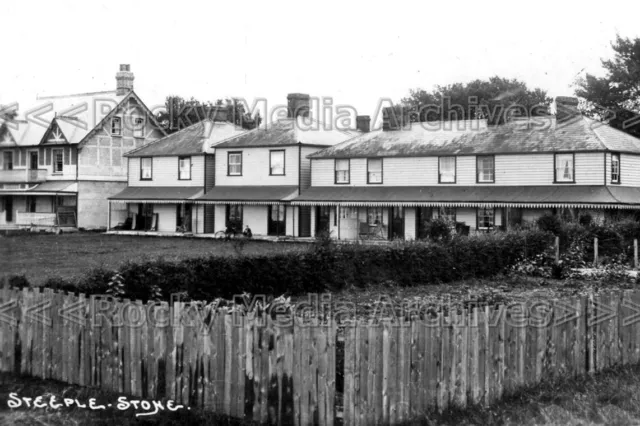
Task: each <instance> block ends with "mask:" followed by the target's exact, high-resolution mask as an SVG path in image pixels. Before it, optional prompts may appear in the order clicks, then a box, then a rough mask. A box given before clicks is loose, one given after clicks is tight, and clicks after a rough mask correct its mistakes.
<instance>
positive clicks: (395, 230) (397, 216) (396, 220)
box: [389, 207, 404, 240]
mask: <svg viewBox="0 0 640 426" xmlns="http://www.w3.org/2000/svg"><path fill="white" fill-rule="evenodd" d="M390 222H391V232H389V239H390V240H395V239H398V238H399V239H401V240H404V207H392V208H391V220H390Z"/></svg>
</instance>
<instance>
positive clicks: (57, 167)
mask: <svg viewBox="0 0 640 426" xmlns="http://www.w3.org/2000/svg"><path fill="white" fill-rule="evenodd" d="M52 153H53V173H62V165H63V164H64V151H63V150H61V149H54V150H53V151H52Z"/></svg>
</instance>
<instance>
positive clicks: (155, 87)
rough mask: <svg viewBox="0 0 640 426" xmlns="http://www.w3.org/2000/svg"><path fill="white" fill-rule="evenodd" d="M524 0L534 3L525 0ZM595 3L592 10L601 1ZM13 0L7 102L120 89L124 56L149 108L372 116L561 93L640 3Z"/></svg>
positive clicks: (627, 24) (0, 89)
mask: <svg viewBox="0 0 640 426" xmlns="http://www.w3.org/2000/svg"><path fill="white" fill-rule="evenodd" d="M516 4H520V5H522V6H516ZM591 4H592V5H591ZM611 5H612V7H610V8H607V7H606V6H607V3H603V2H595V1H588V2H585V1H575V2H574V1H571V2H570V1H559V0H555V1H549V2H545V1H535V2H518V3H516V2H513V1H509V2H479V1H469V2H465V1H456V2H437V3H436V2H428V1H415V2H407V3H405V2H402V1H394V2H389V1H385V2H381V3H375V2H373V1H367V2H362V3H351V2H348V1H346V0H341V1H330V0H327V1H324V0H323V1H317V2H300V1H290V2H280V1H255V2H254V1H250V0H245V1H243V2H236V1H225V2H212V1H202V2H193V1H189V0H182V1H179V2H166V1H158V0H156V1H153V2H151V1H150V2H146V1H144V2H143V1H131V0H128V1H127V0H110V1H108V2H105V1H92V2H87V1H69V0H58V1H55V2H52V1H48V0H43V1H12V2H5V3H4V4H3V5H2V12H1V14H2V20H1V22H2V32H3V36H4V43H3V46H2V51H3V58H2V60H0V103H2V104H7V103H11V102H14V101H18V102H20V105H21V109H22V110H25V109H26V108H28V107H30V106H32V105H33V104H34V102H36V101H35V98H36V95H58V94H67V93H78V92H91V91H101V90H111V89H113V88H114V86H115V79H114V75H115V72H116V71H117V70H118V65H119V64H121V63H128V64H131V68H132V71H133V72H134V73H135V77H136V80H135V89H136V92H137V93H138V94H139V95H140V96H141V97H142V99H143V100H144V101H145V102H146V103H147V105H149V106H154V105H159V104H162V103H163V100H164V98H165V96H166V95H169V94H176V95H181V96H183V97H191V96H194V97H196V98H198V99H202V100H208V99H211V100H213V99H217V98H221V97H229V96H234V97H244V98H245V99H247V100H252V99H253V98H255V97H263V98H266V99H268V101H269V106H271V105H274V104H277V103H283V102H284V101H285V100H286V94H287V93H289V92H304V93H309V94H311V95H313V96H319V97H333V99H334V103H335V104H349V105H352V106H354V107H355V108H356V109H357V110H358V113H360V114H373V112H374V111H375V109H376V105H377V102H378V100H379V99H380V98H391V99H393V100H394V101H398V100H400V98H402V97H403V96H405V95H406V94H407V92H408V90H409V89H410V88H415V87H423V88H432V87H433V86H434V85H436V84H448V83H452V82H457V81H468V80H471V79H475V78H487V77H489V76H492V75H500V76H504V77H510V78H518V79H521V80H524V81H525V82H526V83H528V84H529V85H530V86H531V87H541V88H543V89H546V90H548V91H549V94H550V95H552V96H555V95H567V94H571V93H572V92H573V90H572V88H571V87H570V84H571V83H572V81H573V80H574V78H575V76H576V75H578V73H580V72H581V71H583V70H586V71H587V72H590V73H594V74H601V73H602V69H601V66H600V58H602V57H607V56H610V55H611V48H610V42H611V41H612V40H613V39H614V37H615V35H616V33H620V34H621V35H623V36H627V37H638V36H640V26H638V24H637V17H638V12H639V11H640V4H638V2H637V0H634V1H618V2H615V4H614V3H611Z"/></svg>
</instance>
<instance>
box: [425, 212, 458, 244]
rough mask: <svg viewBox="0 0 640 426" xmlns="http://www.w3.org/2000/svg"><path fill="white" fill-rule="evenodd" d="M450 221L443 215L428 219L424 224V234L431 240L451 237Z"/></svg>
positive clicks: (443, 239) (446, 239)
mask: <svg viewBox="0 0 640 426" xmlns="http://www.w3.org/2000/svg"><path fill="white" fill-rule="evenodd" d="M451 228H452V223H451V222H450V221H448V220H447V219H445V218H443V217H438V218H435V219H432V220H430V221H429V222H428V223H427V224H426V226H425V236H426V237H428V238H429V239H431V240H433V241H448V240H449V239H451Z"/></svg>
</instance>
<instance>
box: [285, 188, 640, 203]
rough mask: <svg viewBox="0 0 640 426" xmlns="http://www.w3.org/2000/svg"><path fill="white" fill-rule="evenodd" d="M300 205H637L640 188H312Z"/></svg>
mask: <svg viewBox="0 0 640 426" xmlns="http://www.w3.org/2000/svg"><path fill="white" fill-rule="evenodd" d="M292 204H300V205H328V204H342V205H355V206H357V205H398V204H399V205H424V206H429V205H433V206H438V205H451V206H460V207H474V206H513V207H517V206H525V207H526V206H532V207H553V206H569V207H574V206H575V207H578V206H585V205H587V206H594V207H616V208H619V207H622V206H624V205H627V206H630V207H631V206H633V207H635V208H637V207H638V206H639V205H640V188H634V187H623V186H604V185H599V186H595V185H555V186H551V185H547V186H480V185H478V186H399V187H398V186H386V187H384V186H377V187H354V186H350V187H346V186H316V187H311V188H309V189H307V190H305V191H303V192H302V194H300V195H299V196H298V197H296V198H295V199H294V200H293V201H292Z"/></svg>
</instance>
